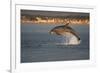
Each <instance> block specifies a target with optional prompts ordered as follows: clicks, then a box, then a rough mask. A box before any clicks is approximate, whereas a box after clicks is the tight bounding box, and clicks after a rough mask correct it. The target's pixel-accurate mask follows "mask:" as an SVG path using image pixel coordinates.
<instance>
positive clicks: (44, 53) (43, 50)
mask: <svg viewBox="0 0 100 73" xmlns="http://www.w3.org/2000/svg"><path fill="white" fill-rule="evenodd" d="M53 27H55V26H53V25H50V26H47V25H45V26H39V25H22V27H21V30H22V32H21V62H22V63H28V62H47V61H67V60H87V59H89V27H88V26H86V25H83V26H82V25H81V26H72V27H73V28H74V29H75V30H76V31H78V32H79V35H80V38H81V40H82V42H81V44H80V45H76V46H74V45H69V46H66V45H62V44H61V45H60V44H57V43H62V42H68V41H67V40H65V37H62V36H57V35H50V34H49V33H48V31H49V30H50V29H52V28H53ZM40 31H41V32H40ZM44 31H45V32H44Z"/></svg>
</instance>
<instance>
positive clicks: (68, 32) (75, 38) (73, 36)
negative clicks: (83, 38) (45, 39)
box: [50, 24, 80, 45]
mask: <svg viewBox="0 0 100 73" xmlns="http://www.w3.org/2000/svg"><path fill="white" fill-rule="evenodd" d="M50 34H56V35H60V36H65V37H67V36H70V39H67V38H66V40H69V42H68V43H66V45H78V44H80V37H79V35H78V33H77V32H76V31H75V30H74V29H72V28H71V27H70V26H69V25H68V24H66V25H62V26H56V27H54V28H53V29H51V30H50Z"/></svg>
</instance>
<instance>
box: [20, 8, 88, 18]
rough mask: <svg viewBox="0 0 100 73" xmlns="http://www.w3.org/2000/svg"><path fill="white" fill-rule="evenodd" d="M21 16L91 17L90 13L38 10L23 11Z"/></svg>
mask: <svg viewBox="0 0 100 73" xmlns="http://www.w3.org/2000/svg"><path fill="white" fill-rule="evenodd" d="M21 15H34V16H39V15H40V16H53V17H56V16H62V17H66V16H86V17H88V16H89V13H80V12H58V11H36V10H21Z"/></svg>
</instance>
